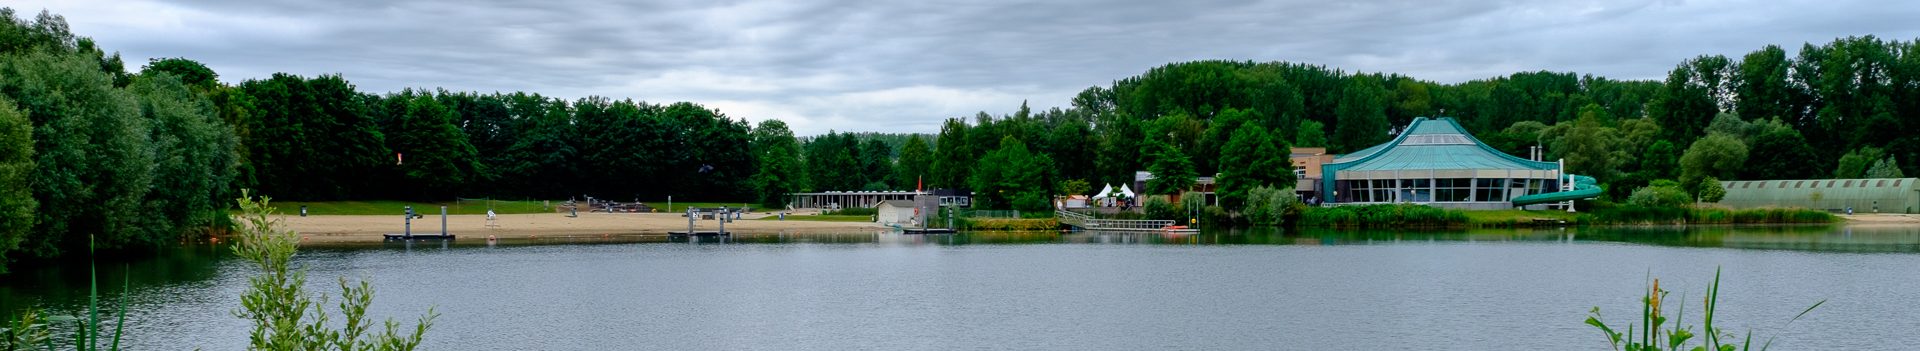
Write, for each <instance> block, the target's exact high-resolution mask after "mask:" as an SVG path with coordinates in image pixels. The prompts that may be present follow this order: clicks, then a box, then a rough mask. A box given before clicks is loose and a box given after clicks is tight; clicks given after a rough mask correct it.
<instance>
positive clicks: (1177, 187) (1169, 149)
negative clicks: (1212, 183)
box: [1146, 139, 1196, 195]
mask: <svg viewBox="0 0 1920 351" xmlns="http://www.w3.org/2000/svg"><path fill="white" fill-rule="evenodd" d="M1147 145H1149V146H1151V147H1152V148H1153V149H1154V153H1153V165H1152V166H1149V167H1147V172H1149V173H1153V179H1149V180H1147V189H1146V190H1147V193H1148V194H1165V195H1172V194H1178V193H1180V192H1181V191H1184V190H1187V189H1188V188H1192V187H1193V184H1194V181H1195V179H1194V177H1196V176H1195V175H1194V174H1193V172H1194V171H1193V161H1191V160H1188V159H1187V154H1186V153H1184V152H1180V149H1177V148H1174V147H1173V144H1172V143H1168V142H1164V141H1159V140H1157V139H1155V140H1151V141H1148V142H1147Z"/></svg>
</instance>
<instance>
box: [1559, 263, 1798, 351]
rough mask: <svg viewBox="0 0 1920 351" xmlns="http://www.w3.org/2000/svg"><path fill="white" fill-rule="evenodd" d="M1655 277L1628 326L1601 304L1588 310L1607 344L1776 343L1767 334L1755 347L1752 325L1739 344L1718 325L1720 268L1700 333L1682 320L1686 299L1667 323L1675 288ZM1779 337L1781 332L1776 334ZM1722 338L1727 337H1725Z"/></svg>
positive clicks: (1637, 347)
mask: <svg viewBox="0 0 1920 351" xmlns="http://www.w3.org/2000/svg"><path fill="white" fill-rule="evenodd" d="M1651 281H1652V286H1651V287H1650V288H1648V289H1647V290H1646V292H1645V293H1644V294H1643V295H1641V297H1640V303H1641V306H1640V322H1639V323H1638V324H1633V323H1629V324H1627V328H1626V329H1623V330H1616V329H1613V328H1612V327H1611V326H1609V325H1607V323H1606V322H1605V321H1604V318H1603V317H1602V316H1601V314H1600V307H1597V306H1596V307H1594V308H1593V310H1591V311H1588V312H1587V320H1586V324H1587V325H1589V326H1593V327H1594V329H1598V330H1600V333H1601V335H1603V336H1605V337H1606V339H1607V344H1608V345H1610V346H1612V347H1613V349H1614V350H1626V351H1662V350H1698V351H1708V350H1712V351H1743V350H1744V351H1752V350H1762V351H1764V350H1767V349H1769V348H1771V347H1772V346H1773V341H1774V340H1775V339H1774V338H1773V337H1770V338H1767V341H1766V342H1765V343H1762V344H1761V345H1760V348H1758V349H1755V348H1753V330H1752V329H1748V330H1747V332H1746V334H1745V336H1743V337H1741V338H1739V340H1740V341H1739V342H1738V345H1735V343H1734V342H1731V341H1732V340H1735V339H1734V334H1733V333H1730V332H1727V331H1726V330H1724V329H1720V328H1717V327H1714V318H1713V317H1714V314H1715V313H1717V312H1719V310H1720V269H1717V268H1716V269H1714V271H1713V283H1712V284H1709V285H1707V294H1706V298H1705V299H1703V300H1702V302H1704V303H1705V306H1703V308H1702V317H1703V319H1704V320H1705V321H1704V322H1703V326H1702V327H1701V329H1700V330H1701V333H1702V334H1698V335H1696V334H1694V333H1693V326H1684V327H1682V326H1681V324H1682V323H1681V321H1682V319H1683V318H1685V316H1686V302H1685V301H1681V302H1680V306H1679V311H1676V312H1675V313H1673V314H1672V316H1673V317H1674V320H1673V323H1672V324H1671V325H1669V324H1668V323H1667V316H1668V314H1667V313H1666V311H1664V304H1665V302H1666V296H1667V295H1669V294H1670V293H1671V292H1670V291H1667V290H1665V289H1661V288H1660V280H1659V279H1651ZM1826 303H1827V301H1826V300H1820V302H1815V303H1814V304H1813V305H1812V306H1808V307H1807V308H1806V309H1805V310H1801V311H1800V314H1798V315H1794V316H1793V319H1789V320H1787V323H1786V324H1785V325H1782V326H1781V328H1782V329H1785V328H1786V327H1787V326H1792V325H1793V322H1794V321H1798V320H1800V318H1801V317H1806V315H1807V313H1809V312H1813V310H1814V309H1816V308H1819V307H1820V305H1822V304H1826ZM1636 328H1637V329H1636ZM1696 337H1700V339H1701V340H1700V341H1699V344H1698V345H1695V346H1693V347H1692V348H1688V345H1689V344H1690V343H1692V342H1693V341H1694V338H1696ZM1775 337H1778V336H1777V335H1776V336H1775ZM1722 338H1725V340H1723V339H1722Z"/></svg>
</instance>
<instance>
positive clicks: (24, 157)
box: [0, 98, 40, 274]
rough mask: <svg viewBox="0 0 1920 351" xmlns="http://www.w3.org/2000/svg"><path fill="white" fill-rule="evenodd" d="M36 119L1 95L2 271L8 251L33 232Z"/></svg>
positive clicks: (0, 244)
mask: <svg viewBox="0 0 1920 351" xmlns="http://www.w3.org/2000/svg"><path fill="white" fill-rule="evenodd" d="M33 156H34V155H33V123H32V122H31V121H28V120H27V116H24V115H21V114H20V110H18V109H15V108H14V106H13V101H11V100H8V99H5V98H0V274H4V273H6V272H7V253H8V252H11V251H13V250H14V249H16V248H18V247H20V243H21V242H23V241H26V239H27V235H29V234H31V233H32V232H33V218H34V212H33V211H34V209H35V208H36V207H38V206H39V205H40V203H39V202H37V201H34V200H33V180H32V178H31V177H32V174H33V172H34V164H33Z"/></svg>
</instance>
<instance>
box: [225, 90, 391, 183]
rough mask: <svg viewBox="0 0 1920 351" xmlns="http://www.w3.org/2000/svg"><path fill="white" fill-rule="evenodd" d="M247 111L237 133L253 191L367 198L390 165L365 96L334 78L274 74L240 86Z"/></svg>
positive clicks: (389, 155)
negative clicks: (244, 133)
mask: <svg viewBox="0 0 1920 351" xmlns="http://www.w3.org/2000/svg"><path fill="white" fill-rule="evenodd" d="M240 88H241V90H243V91H245V93H246V94H247V95H248V100H250V101H252V108H253V110H252V111H250V112H249V113H247V115H248V116H249V117H250V118H249V119H248V120H247V121H246V123H245V125H244V126H243V129H244V130H246V131H247V132H248V135H247V138H246V140H244V141H243V142H244V145H245V146H246V147H245V150H244V151H243V152H244V153H245V154H246V155H248V161H249V162H250V163H251V164H252V166H253V169H254V172H255V174H254V178H255V181H256V185H258V186H259V187H260V189H259V190H260V193H261V194H263V195H268V196H273V197H275V198H278V199H287V200H309V201H314V200H340V199H348V198H361V197H371V196H374V195H375V194H374V191H375V190H377V189H375V188H372V187H370V185H375V184H381V181H380V180H381V179H382V178H380V177H381V175H383V174H387V173H385V171H386V170H388V169H390V168H388V167H391V166H392V165H393V164H394V161H395V157H394V154H393V153H392V152H389V151H388V150H387V147H386V136H385V135H382V134H381V133H380V129H379V126H378V125H377V124H376V123H375V122H374V119H373V117H372V116H371V115H370V114H369V113H368V105H367V102H368V100H370V99H371V98H372V97H369V96H363V95H361V94H360V93H358V92H355V91H354V90H353V85H351V84H348V83H347V80H346V79H345V78H342V77H340V76H320V77H316V78H312V79H307V78H302V77H299V76H294V75H290V74H284V73H276V74H274V75H273V76H272V77H270V78H268V79H265V80H249V81H246V82H242V83H240Z"/></svg>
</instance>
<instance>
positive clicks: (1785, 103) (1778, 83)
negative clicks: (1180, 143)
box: [1734, 45, 1794, 120]
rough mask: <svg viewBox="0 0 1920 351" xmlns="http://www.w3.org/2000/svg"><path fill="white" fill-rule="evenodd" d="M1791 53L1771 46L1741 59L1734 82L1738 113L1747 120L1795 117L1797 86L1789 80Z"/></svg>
mask: <svg viewBox="0 0 1920 351" xmlns="http://www.w3.org/2000/svg"><path fill="white" fill-rule="evenodd" d="M1789 67H1790V63H1789V62H1787V51H1786V50H1782V49H1781V48H1780V46H1778V45H1767V46H1766V47H1763V48H1761V49H1760V50H1755V51H1754V52H1752V53H1748V54H1747V55H1746V56H1745V57H1742V58H1741V59H1740V65H1739V76H1738V77H1736V78H1737V79H1736V80H1735V81H1734V90H1735V91H1736V92H1735V96H1736V97H1737V98H1738V101H1735V102H1734V110H1735V111H1739V113H1740V117H1741V118H1743V119H1747V120H1764V119H1768V118H1791V117H1794V116H1792V115H1791V113H1792V108H1793V104H1792V103H1793V93H1794V91H1793V86H1792V83H1791V82H1789V81H1788V74H1787V72H1788V71H1789Z"/></svg>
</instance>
